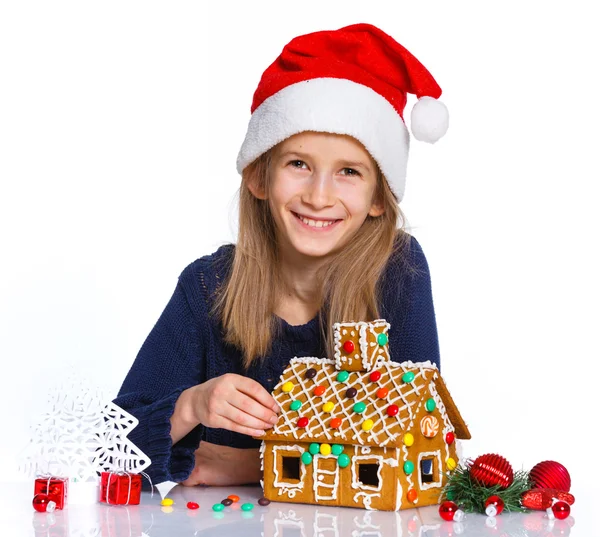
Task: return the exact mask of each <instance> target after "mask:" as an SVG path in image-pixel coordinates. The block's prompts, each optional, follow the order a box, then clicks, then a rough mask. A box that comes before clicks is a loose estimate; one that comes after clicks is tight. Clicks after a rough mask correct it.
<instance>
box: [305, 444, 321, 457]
mask: <svg viewBox="0 0 600 537" xmlns="http://www.w3.org/2000/svg"><path fill="white" fill-rule="evenodd" d="M319 449H320V446H319V444H317V443H316V442H313V443H312V444H311V445H310V446H308V452H309V453H310V454H311V455H316V454H317V453H319Z"/></svg>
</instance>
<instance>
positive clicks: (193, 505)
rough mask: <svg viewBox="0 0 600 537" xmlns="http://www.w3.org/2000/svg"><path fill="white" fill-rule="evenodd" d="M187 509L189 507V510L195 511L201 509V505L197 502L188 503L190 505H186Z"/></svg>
mask: <svg viewBox="0 0 600 537" xmlns="http://www.w3.org/2000/svg"><path fill="white" fill-rule="evenodd" d="M186 507H187V508H188V509H192V510H194V509H199V508H200V505H198V504H197V503H196V502H188V503H187V504H186Z"/></svg>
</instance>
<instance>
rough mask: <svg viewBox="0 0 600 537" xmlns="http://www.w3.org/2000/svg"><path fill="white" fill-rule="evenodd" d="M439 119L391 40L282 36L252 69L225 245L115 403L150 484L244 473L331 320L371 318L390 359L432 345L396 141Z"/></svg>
mask: <svg viewBox="0 0 600 537" xmlns="http://www.w3.org/2000/svg"><path fill="white" fill-rule="evenodd" d="M407 93H414V94H416V95H417V97H419V101H418V102H417V104H416V105H415V107H414V108H413V112H412V121H411V129H412V132H413V135H414V136H415V137H416V138H418V139H420V140H424V141H428V142H432V143H433V142H435V141H436V140H437V139H439V138H440V137H441V136H443V134H444V132H445V131H446V129H447V126H448V115H447V111H446V108H445V107H444V105H443V104H441V103H440V102H439V101H437V98H438V97H439V95H440V94H441V90H440V88H439V86H438V85H437V83H436V82H435V80H434V79H433V77H432V76H431V74H430V73H429V72H428V71H427V70H426V69H425V67H423V65H422V64H420V63H419V61H418V60H417V59H416V58H415V57H414V56H412V55H411V54H410V53H409V52H408V51H407V50H406V49H405V48H404V47H402V46H401V45H400V44H398V43H397V42H396V41H395V40H393V39H392V38H391V37H390V36H389V35H387V34H386V33H384V32H383V31H382V30H380V29H379V28H377V27H375V26H372V25H369V24H355V25H352V26H347V27H345V28H341V29H339V30H334V31H322V32H315V33H312V34H307V35H302V36H299V37H296V38H294V39H293V40H292V41H291V42H290V43H288V45H286V46H285V47H284V49H283V51H282V53H281V54H280V56H279V57H278V58H277V59H276V60H275V61H274V62H273V63H272V64H271V65H270V66H269V68H268V69H267V70H266V71H265V72H264V73H263V75H262V78H261V80H260V83H259V85H258V88H257V90H256V92H255V94H254V100H253V103H252V107H251V118H250V122H249V125H248V131H247V134H246V137H245V140H244V142H243V144H242V147H241V149H240V152H239V155H238V160H237V168H238V172H239V173H240V174H241V176H242V184H241V188H240V218H239V232H238V242H237V244H235V245H234V244H228V245H225V246H222V247H220V248H219V249H218V250H217V251H216V252H214V253H213V254H211V255H207V256H204V257H201V258H200V259H197V260H196V261H194V262H193V263H191V264H190V265H189V266H188V267H186V268H185V269H184V270H183V272H182V273H181V275H180V276H179V280H178V283H177V286H176V288H175V291H174V293H173V296H172V297H171V299H170V301H169V302H168V304H167V305H166V307H165V309H164V311H163V312H162V314H161V316H160V317H159V319H158V321H157V322H156V324H155V326H154V327H153V329H152V330H151V332H150V334H149V335H148V337H147V339H146V341H145V342H144V344H143V345H142V347H141V349H140V351H139V353H138V355H137V357H136V359H135V361H134V363H133V365H132V367H131V369H130V371H129V373H128V375H127V377H126V378H125V380H124V382H123V385H122V387H121V390H120V392H119V395H118V397H117V398H116V399H115V403H116V404H118V405H119V406H120V407H122V408H123V409H125V410H127V411H129V412H130V413H131V414H133V415H134V416H136V417H137V418H138V420H139V422H140V423H139V425H138V426H137V427H136V428H135V429H134V430H133V431H132V432H131V433H130V434H129V438H130V439H131V440H132V441H133V442H134V443H135V444H136V445H137V446H138V447H139V448H140V449H141V450H142V451H144V452H145V453H146V454H147V455H148V456H149V457H150V458H151V460H152V465H151V466H150V467H149V469H148V470H147V471H148V473H149V474H150V476H151V478H152V480H153V482H155V483H160V482H162V481H168V480H170V481H175V482H182V483H183V484H185V485H195V484H208V485H234V484H244V483H257V482H258V481H259V479H260V478H261V472H260V459H259V452H258V447H259V444H260V441H259V440H257V439H256V438H255V437H260V436H261V435H263V434H264V431H265V430H266V429H268V428H270V427H272V426H273V425H274V424H275V423H276V422H277V416H278V413H279V410H280V409H279V408H278V406H277V404H276V402H275V400H274V399H273V397H272V396H271V395H270V394H271V390H272V389H273V387H274V386H275V384H276V383H277V381H278V380H279V377H280V375H281V373H282V372H283V370H284V369H285V367H286V366H287V364H288V362H289V360H290V359H291V358H293V357H294V356H316V357H324V356H332V355H333V351H332V349H333V333H332V325H333V323H335V322H345V321H350V320H352V321H369V320H374V319H378V318H385V319H386V320H387V321H388V322H389V323H390V325H391V329H390V335H389V338H390V339H389V346H390V350H391V352H392V359H393V360H395V361H406V360H411V361H413V362H417V361H426V360H430V361H431V362H433V363H435V364H437V365H438V366H439V347H438V339H437V330H436V322H435V314H434V308H433V301H432V292H431V283H430V278H429V270H428V266H427V261H426V259H425V257H424V255H423V252H422V250H421V247H420V246H419V244H418V242H417V241H416V239H415V238H414V237H412V236H410V235H409V234H408V233H407V232H406V231H404V218H403V216H402V213H401V211H400V207H399V202H400V201H401V200H402V197H403V194H404V183H405V172H406V160H407V155H408V145H409V136H408V130H407V129H406V126H405V124H404V120H403V109H404V106H405V104H406V95H407Z"/></svg>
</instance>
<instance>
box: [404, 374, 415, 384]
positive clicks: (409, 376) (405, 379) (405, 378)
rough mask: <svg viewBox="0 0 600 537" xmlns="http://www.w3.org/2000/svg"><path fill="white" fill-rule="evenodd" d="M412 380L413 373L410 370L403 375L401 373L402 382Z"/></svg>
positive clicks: (413, 378)
mask: <svg viewBox="0 0 600 537" xmlns="http://www.w3.org/2000/svg"><path fill="white" fill-rule="evenodd" d="M413 380H415V374H414V373H413V372H412V371H407V372H406V373H404V375H402V382H406V383H407V384H408V383H409V382H412V381H413Z"/></svg>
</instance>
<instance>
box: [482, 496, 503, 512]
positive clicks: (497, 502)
mask: <svg viewBox="0 0 600 537" xmlns="http://www.w3.org/2000/svg"><path fill="white" fill-rule="evenodd" d="M503 510H504V501H503V500H502V498H500V496H496V495H493V496H490V497H489V498H488V499H487V500H486V501H485V514H486V515H487V516H497V515H499V514H500V513H502V511H503Z"/></svg>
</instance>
